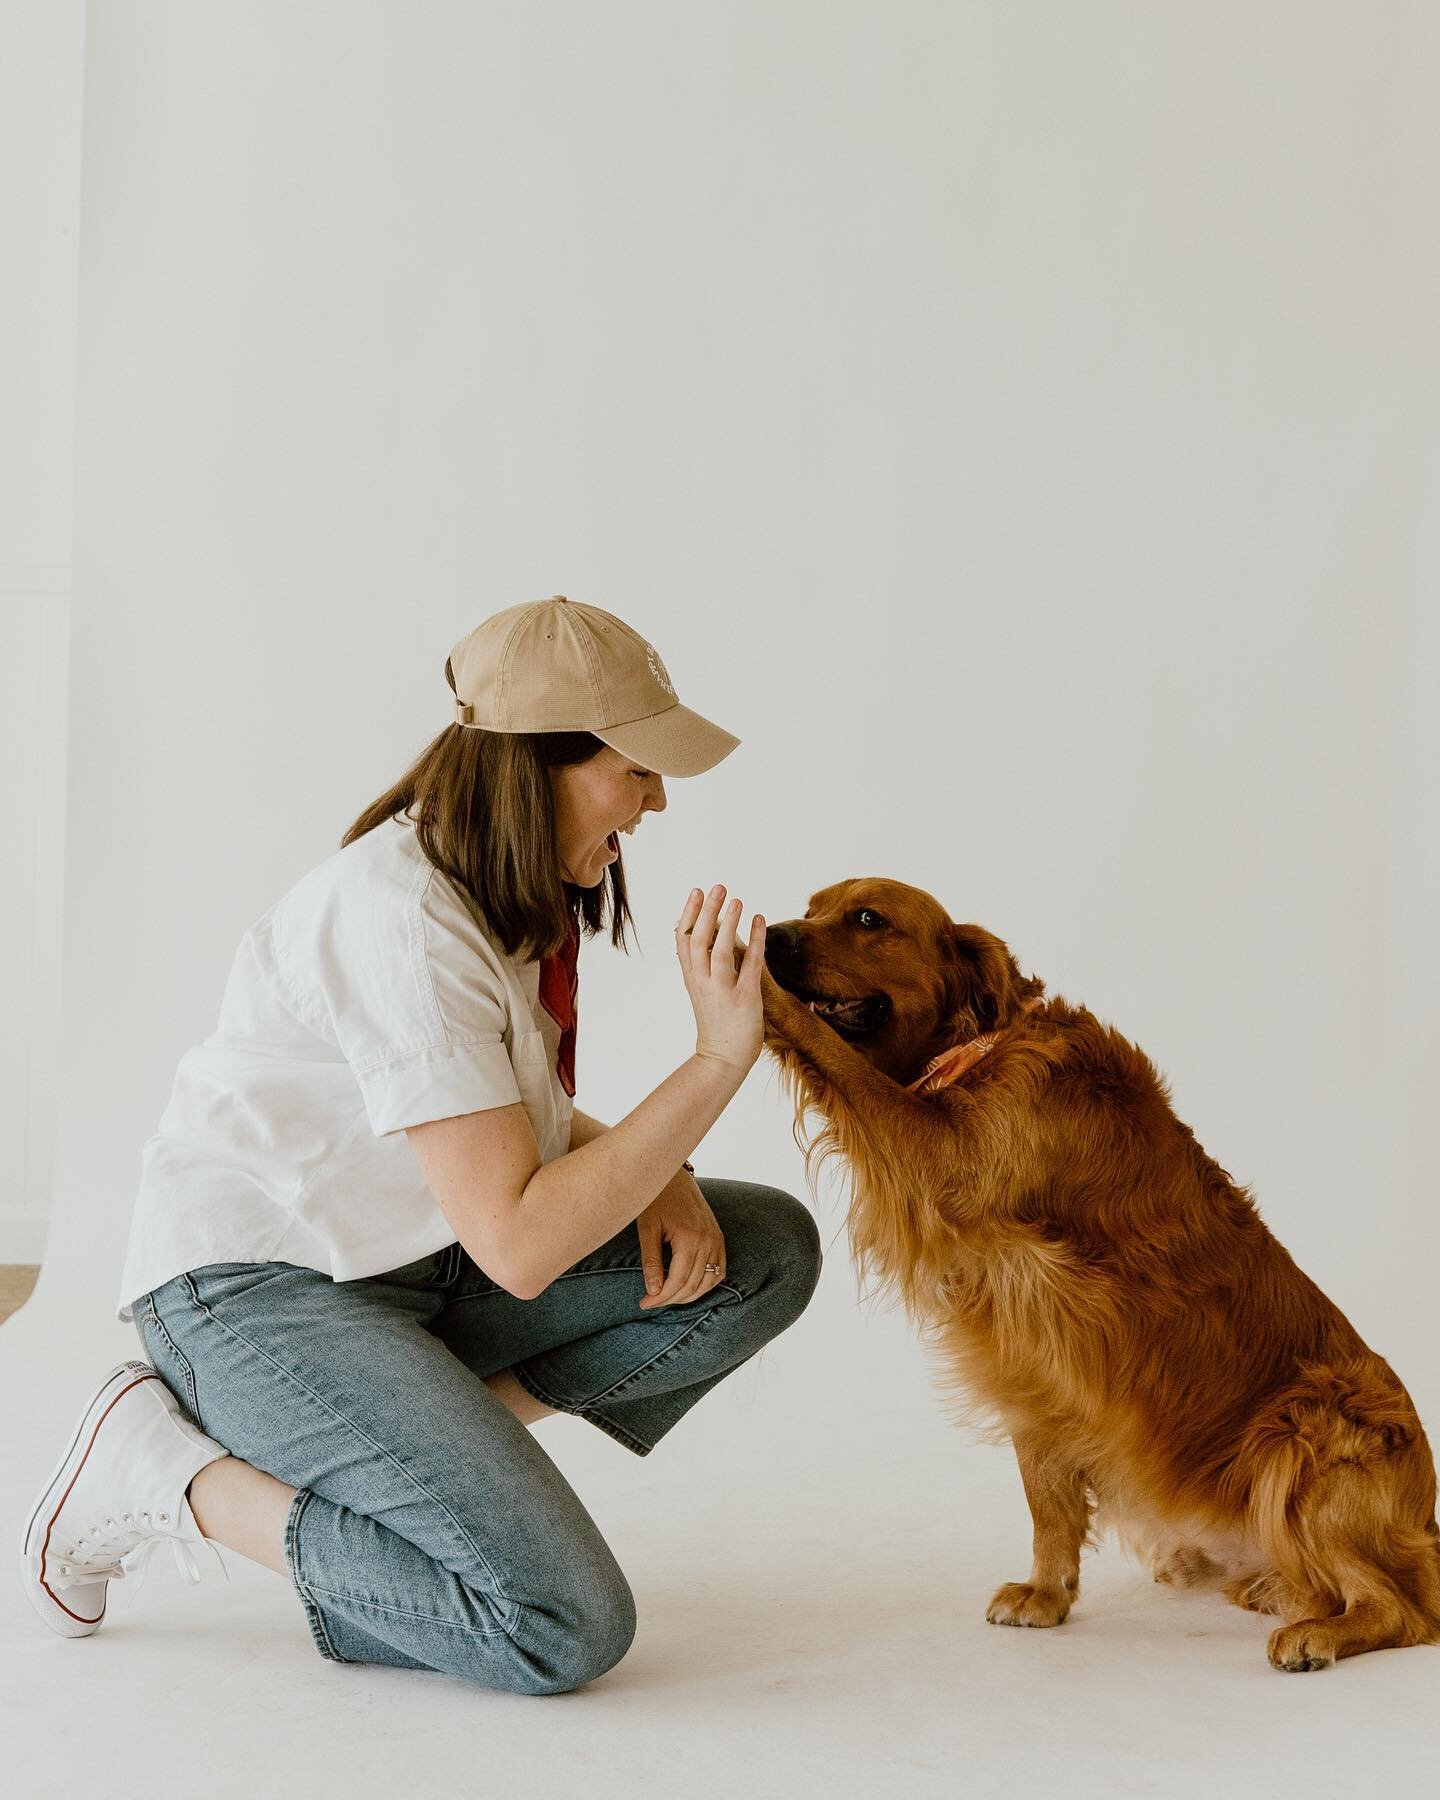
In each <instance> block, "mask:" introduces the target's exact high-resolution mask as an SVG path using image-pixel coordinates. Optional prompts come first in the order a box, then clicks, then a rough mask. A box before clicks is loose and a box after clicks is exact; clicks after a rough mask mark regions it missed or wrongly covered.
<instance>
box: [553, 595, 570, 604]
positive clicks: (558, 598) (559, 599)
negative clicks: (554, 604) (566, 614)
mask: <svg viewBox="0 0 1440 1800" xmlns="http://www.w3.org/2000/svg"><path fill="white" fill-rule="evenodd" d="M555 598H556V599H557V600H558V601H559V602H560V604H561V605H562V606H568V605H569V601H568V600H566V598H565V596H564V595H563V594H556V596H555Z"/></svg>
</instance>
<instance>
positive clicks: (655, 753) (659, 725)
mask: <svg viewBox="0 0 1440 1800" xmlns="http://www.w3.org/2000/svg"><path fill="white" fill-rule="evenodd" d="M590 729H591V731H592V732H594V734H595V736H596V737H598V738H599V739H600V741H601V742H602V743H605V744H609V745H610V747H611V748H612V749H613V750H619V751H620V752H621V754H622V755H625V756H628V757H630V758H631V759H632V760H633V761H635V762H638V763H643V764H644V766H645V767H646V768H647V769H654V770H655V772H656V773H657V774H659V775H675V776H683V775H703V774H704V772H705V770H706V769H713V768H714V767H715V765H716V763H718V762H720V761H722V760H723V759H724V758H725V757H727V756H728V755H729V754H730V752H731V751H732V750H733V749H734V748H735V747H736V745H737V744H738V743H739V742H740V740H739V738H738V737H735V736H734V735H733V733H731V732H728V731H723V730H722V729H721V728H720V726H718V725H712V724H711V723H710V721H709V719H702V718H701V717H700V715H699V713H697V712H692V711H691V710H690V708H689V707H688V706H681V705H680V704H679V703H678V702H677V703H676V704H675V705H674V706H667V707H666V708H665V711H664V712H658V713H652V714H651V715H650V717H649V718H648V719H631V720H630V721H629V722H628V723H627V724H625V725H607V726H606V727H605V729H604V730H603V731H595V728H594V726H593V725H592V726H591V727H590Z"/></svg>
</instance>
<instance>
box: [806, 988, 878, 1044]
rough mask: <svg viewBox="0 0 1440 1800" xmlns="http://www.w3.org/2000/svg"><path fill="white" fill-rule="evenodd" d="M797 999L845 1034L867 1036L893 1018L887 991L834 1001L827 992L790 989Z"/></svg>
mask: <svg viewBox="0 0 1440 1800" xmlns="http://www.w3.org/2000/svg"><path fill="white" fill-rule="evenodd" d="M790 991H791V992H792V993H793V994H794V996H795V998H796V999H797V1000H799V1001H800V1002H801V1003H802V1004H803V1005H805V1006H808V1007H809V1009H810V1011H811V1012H813V1013H814V1015H815V1017H816V1018H817V1019H823V1020H824V1021H825V1023H826V1024H827V1025H830V1026H832V1027H833V1028H834V1029H835V1030H836V1031H838V1032H839V1033H840V1034H841V1036H842V1037H867V1036H868V1035H869V1034H870V1033H871V1032H872V1031H878V1030H879V1029H880V1027H881V1026H882V1025H883V1024H884V1023H885V1021H886V1020H887V1019H888V1018H889V1017H890V996H889V995H888V994H865V995H864V996H862V998H860V999H858V1000H835V999H832V998H830V997H829V996H828V995H825V994H812V993H810V992H809V991H808V990H807V989H805V988H792V989H791V990H790Z"/></svg>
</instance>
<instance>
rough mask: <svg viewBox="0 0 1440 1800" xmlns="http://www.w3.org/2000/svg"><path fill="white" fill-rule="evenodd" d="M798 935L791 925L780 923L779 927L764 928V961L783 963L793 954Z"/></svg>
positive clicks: (768, 926) (769, 926)
mask: <svg viewBox="0 0 1440 1800" xmlns="http://www.w3.org/2000/svg"><path fill="white" fill-rule="evenodd" d="M798 937H799V933H798V932H797V931H796V929H795V927H794V926H793V925H791V924H787V923H785V922H784V921H782V922H781V923H780V924H779V925H767V926H766V927H765V960H766V962H767V963H774V962H785V961H786V960H787V959H788V958H790V957H792V956H793V955H794V954H795V945H796V941H797V939H798Z"/></svg>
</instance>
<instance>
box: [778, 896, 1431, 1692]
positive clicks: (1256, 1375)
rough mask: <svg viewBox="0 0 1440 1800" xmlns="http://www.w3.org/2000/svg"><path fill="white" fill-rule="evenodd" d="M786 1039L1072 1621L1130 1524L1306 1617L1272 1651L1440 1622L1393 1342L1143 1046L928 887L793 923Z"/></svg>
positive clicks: (998, 1605) (1239, 1598)
mask: <svg viewBox="0 0 1440 1800" xmlns="http://www.w3.org/2000/svg"><path fill="white" fill-rule="evenodd" d="M765 962H766V967H765V970H764V971H763V973H762V988H763V992H764V1006H765V1044H766V1048H767V1049H768V1050H769V1051H770V1052H771V1053H772V1054H773V1056H774V1057H775V1058H776V1059H777V1061H778V1064H779V1067H780V1072H781V1077H782V1082H783V1084H784V1086H785V1089H786V1091H787V1093H788V1094H789V1095H790V1096H791V1097H792V1098H793V1099H794V1101H795V1103H796V1137H797V1142H799V1141H801V1130H802V1125H803V1124H804V1123H805V1122H806V1121H807V1120H809V1119H810V1118H811V1117H812V1115H818V1119H819V1121H820V1123H819V1128H818V1130H817V1131H816V1133H815V1134H814V1135H813V1136H812V1137H810V1139H809V1141H808V1142H804V1143H802V1148H803V1149H804V1152H805V1162H806V1172H807V1176H812V1177H813V1168H812V1163H813V1161H814V1159H815V1158H816V1157H817V1156H818V1157H819V1159H820V1161H821V1162H822V1163H823V1162H824V1161H825V1160H826V1159H827V1158H829V1157H830V1156H832V1155H833V1156H838V1157H839V1158H841V1159H842V1162H843V1165H844V1168H845V1171H846V1173H847V1175H848V1193H849V1208H848V1213H847V1217H846V1227H847V1231H848V1235H849V1240H850V1245H851V1249H852V1252H853V1255H854V1259H855V1262H856V1265H857V1268H858V1271H859V1273H860V1274H861V1276H862V1277H864V1276H866V1275H874V1276H876V1277H878V1281H879V1286H880V1290H881V1291H885V1290H888V1291H889V1292H890V1293H891V1294H892V1295H898V1296H899V1297H900V1298H901V1300H902V1301H903V1303H904V1305H905V1308H906V1311H907V1313H908V1314H909V1316H910V1318H911V1320H912V1321H913V1322H914V1323H915V1324H916V1326H917V1327H918V1329H919V1331H920V1334H921V1337H922V1340H923V1341H924V1342H925V1343H926V1345H927V1348H929V1349H932V1350H934V1351H937V1352H938V1358H937V1382H938V1388H939V1391H940V1394H941V1396H942V1398H943V1399H944V1401H945V1402H946V1404H947V1408H948V1409H950V1410H952V1411H953V1416H954V1417H955V1418H956V1419H957V1421H958V1420H960V1419H964V1420H966V1421H968V1422H970V1423H972V1424H979V1425H980V1426H981V1428H982V1431H983V1434H984V1435H985V1436H986V1437H988V1438H989V1439H990V1440H991V1441H1004V1440H1005V1439H1006V1438H1008V1439H1009V1440H1010V1441H1011V1442H1012V1443H1013V1444H1014V1447H1015V1454H1016V1456H1017V1458H1018V1459H1019V1463H1020V1475H1021V1479H1022V1481H1023V1483H1024V1487H1025V1495H1026V1499H1027V1500H1028V1501H1029V1505H1030V1512H1031V1515H1032V1518H1033V1521H1034V1549H1033V1561H1032V1566H1031V1569H1030V1575H1029V1579H1028V1580H1026V1581H1013V1582H1008V1583H1007V1584H1006V1585H1005V1586H1004V1587H1002V1588H1000V1589H999V1590H998V1592H997V1593H996V1594H995V1597H994V1598H993V1599H992V1600H991V1602H990V1606H989V1610H988V1612H987V1614H986V1617H987V1618H988V1619H989V1620H990V1621H991V1622H992V1623H994V1624H997V1625H1059V1624H1061V1623H1062V1622H1063V1621H1064V1619H1065V1617H1066V1615H1067V1614H1068V1613H1069V1611H1070V1608H1071V1606H1072V1605H1073V1604H1074V1602H1075V1599H1076V1595H1077V1593H1078V1591H1079V1571H1080V1550H1081V1547H1082V1545H1084V1544H1086V1543H1093V1542H1094V1541H1095V1540H1094V1537H1093V1536H1092V1535H1091V1533H1092V1507H1095V1508H1097V1509H1098V1510H1096V1511H1095V1512H1094V1513H1093V1526H1094V1529H1095V1530H1096V1531H1100V1530H1103V1529H1105V1528H1107V1527H1108V1528H1113V1529H1114V1530H1115V1532H1116V1534H1117V1535H1118V1536H1119V1537H1120V1538H1121V1540H1122V1542H1124V1543H1125V1544H1126V1546H1127V1547H1128V1548H1129V1549H1130V1550H1131V1551H1132V1552H1134V1553H1136V1554H1138V1555H1140V1556H1141V1557H1142V1558H1144V1559H1146V1560H1148V1561H1149V1563H1150V1566H1151V1568H1152V1570H1153V1572H1154V1574H1155V1577H1156V1579H1157V1580H1160V1581H1167V1582H1171V1583H1174V1584H1175V1585H1177V1586H1180V1587H1195V1586H1201V1585H1213V1586H1222V1587H1223V1588H1224V1591H1225V1593H1226V1594H1227V1595H1228V1596H1229V1598H1230V1599H1232V1600H1234V1601H1235V1602H1237V1603H1238V1604H1239V1605H1241V1606H1244V1607H1248V1608H1250V1609H1251V1610H1253V1611H1255V1612H1261V1613H1271V1614H1274V1615H1276V1616H1277V1617H1278V1618H1279V1619H1280V1620H1282V1621H1283V1623H1282V1624H1281V1625H1279V1626H1278V1628H1276V1629H1275V1630H1273V1631H1272V1633H1271V1635H1270V1639H1269V1656H1270V1661H1271V1663H1272V1664H1273V1665H1274V1666H1275V1667H1276V1668H1277V1669H1297V1670H1298V1669H1323V1668H1326V1667H1327V1666H1328V1665H1329V1664H1331V1663H1332V1662H1334V1661H1335V1660H1336V1659H1337V1658H1338V1657H1342V1656H1355V1655H1358V1654H1359V1653H1360V1652H1361V1651H1364V1650H1380V1649H1385V1648H1388V1647H1390V1646H1395V1645H1404V1644H1424V1643H1433V1642H1435V1641H1436V1639H1437V1637H1440V1533H1437V1529H1436V1523H1435V1469H1434V1464H1433V1462H1432V1460H1431V1455H1430V1447H1429V1444H1428V1443H1427V1441H1426V1437H1425V1433H1424V1431H1423V1430H1422V1428H1421V1424H1420V1420H1419V1418H1418V1417H1417V1415H1416V1412H1415V1408H1414V1406H1413V1405H1412V1404H1411V1401H1410V1397H1409V1395H1408V1394H1407V1393H1406V1391H1405V1389H1404V1388H1403V1387H1402V1386H1401V1384H1400V1381H1399V1379H1398V1378H1397V1377H1396V1375H1395V1373H1394V1371H1393V1370H1392V1369H1391V1368H1390V1366H1389V1364H1388V1363H1386V1362H1385V1360H1384V1358H1383V1357H1380V1356H1377V1355H1376V1354H1375V1353H1374V1352H1373V1351H1372V1350H1370V1349H1368V1348H1367V1346H1366V1345H1365V1343H1364V1342H1363V1341H1362V1340H1361V1338H1360V1336H1359V1334H1358V1333H1357V1332H1356V1331H1355V1330H1354V1328H1353V1327H1352V1326H1351V1325H1350V1323H1349V1321H1348V1320H1347V1319H1346V1318H1345V1316H1344V1314H1343V1313H1341V1312H1340V1310H1339V1308H1338V1307H1336V1306H1334V1305H1333V1304H1332V1303H1331V1302H1330V1301H1329V1300H1328V1299H1327V1298H1326V1297H1325V1295H1324V1294H1322V1293H1321V1292H1320V1290H1319V1289H1318V1288H1317V1287H1316V1286H1315V1284H1314V1283H1313V1282H1312V1281H1310V1280H1309V1279H1308V1278H1307V1277H1306V1276H1305V1275H1304V1274H1302V1272H1301V1271H1300V1270H1299V1269H1298V1268H1297V1267H1296V1266H1295V1264H1294V1263H1293V1262H1292V1261H1291V1259H1290V1257H1289V1256H1288V1255H1287V1254H1286V1252H1285V1251H1284V1249H1282V1248H1281V1246H1280V1244H1279V1243H1278V1242H1277V1241H1276V1240H1275V1238H1274V1237H1272V1236H1271V1234H1270V1232H1269V1231H1268V1230H1267V1229H1266V1227H1265V1225H1264V1224H1263V1223H1262V1221H1261V1219H1260V1217H1259V1214H1258V1213H1257V1212H1256V1209H1255V1206H1254V1203H1253V1201H1252V1200H1251V1198H1250V1195H1249V1193H1248V1192H1247V1190H1245V1189H1244V1188H1240V1187H1237V1186H1236V1184H1235V1183H1234V1182H1233V1181H1232V1180H1231V1178H1230V1177H1229V1175H1228V1174H1226V1172H1225V1170H1224V1169H1222V1168H1220V1167H1219V1166H1218V1164H1216V1163H1214V1162H1212V1161H1211V1159H1210V1158H1209V1157H1208V1156H1207V1155H1206V1154H1205V1152H1204V1151H1203V1150H1202V1149H1201V1148H1200V1145H1199V1144H1198V1143H1197V1142H1196V1141H1195V1137H1194V1135H1193V1134H1192V1132H1191V1131H1190V1128H1189V1127H1188V1126H1187V1125H1185V1124H1183V1123H1182V1122H1181V1121H1180V1120H1179V1119H1178V1118H1177V1117H1176V1115H1175V1113H1174V1111H1173V1110H1172V1108H1171V1105H1170V1099H1169V1094H1168V1091H1167V1088H1166V1085H1165V1082H1164V1080H1163V1079H1162V1078H1161V1076H1160V1075H1159V1073H1158V1072H1157V1071H1156V1069H1155V1067H1154V1065H1153V1064H1152V1063H1151V1062H1150V1061H1149V1059H1148V1058H1147V1057H1146V1056H1145V1055H1144V1054H1143V1053H1142V1052H1141V1051H1140V1050H1138V1049H1136V1047H1135V1046H1134V1045H1133V1044H1131V1043H1130V1042H1128V1041H1127V1040H1126V1039H1125V1038H1123V1037H1121V1035H1120V1034H1119V1032H1117V1031H1115V1030H1114V1029H1113V1028H1111V1027H1110V1026H1108V1025H1104V1024H1102V1023H1101V1022H1100V1020H1099V1019H1097V1018H1096V1017H1095V1016H1094V1015H1093V1014H1092V1013H1090V1012H1088V1011H1087V1010H1086V1009H1085V1008H1084V1007H1082V1006H1072V1005H1070V1004H1069V1003H1068V1002H1067V1001H1065V1000H1063V999H1060V998H1058V997H1057V998H1053V999H1047V998H1046V997H1045V984H1044V983H1043V982H1041V981H1038V980H1036V979H1035V978H1034V977H1033V976H1031V977H1024V976H1022V975H1021V973H1020V969H1019V966H1018V964H1017V963H1016V961H1015V958H1014V957H1013V956H1012V955H1011V954H1010V952H1009V950H1008V949H1007V948H1006V946H1005V945H1004V944H1003V943H1002V942H1001V941H1000V939H999V938H997V937H995V936H993V935H992V934H991V933H990V932H988V931H985V930H983V929H982V928H981V927H980V926H978V925H960V924H956V923H954V922H953V921H952V920H951V918H950V917H949V915H948V913H947V912H946V910H945V908H944V907H942V906H941V905H940V904H939V902H938V901H936V900H935V899H933V898H932V896H931V895H929V894H927V893H924V892H923V891H921V890H920V889H918V888H914V887H908V886H906V885H905V884H904V883H902V882H898V881H886V880H879V879H876V880H851V881H842V882H839V883H837V884H836V885H835V886H833V887H827V888H822V889H821V890H820V892H819V893H817V894H816V895H815V896H814V897H813V898H812V900H811V901H810V904H809V906H808V908H807V909H806V912H805V916H804V918H801V919H794V920H790V921H787V922H783V923H780V924H776V925H771V926H769V927H768V932H767V939H766V946H765Z"/></svg>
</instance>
